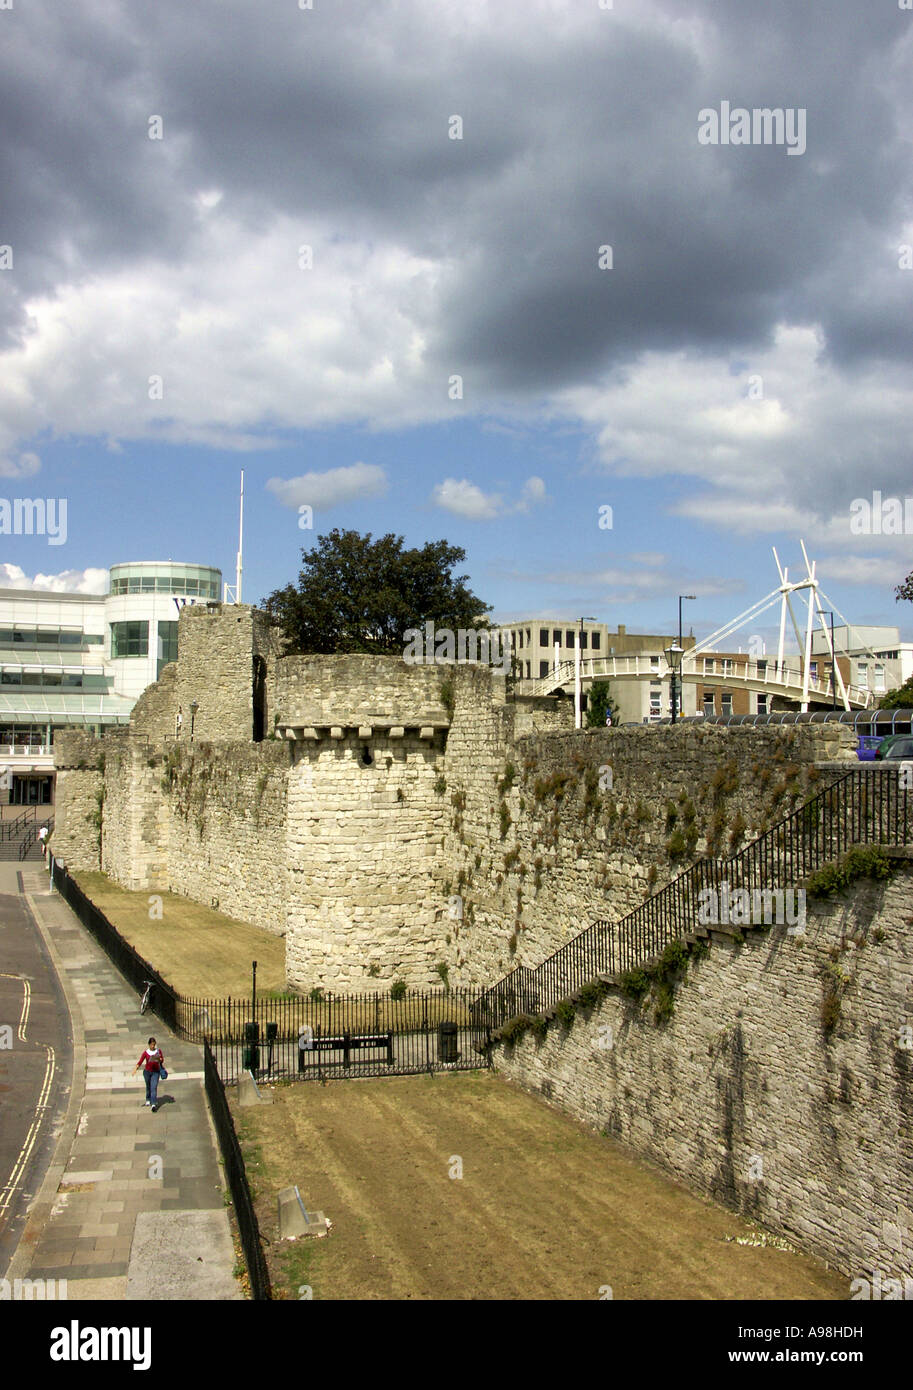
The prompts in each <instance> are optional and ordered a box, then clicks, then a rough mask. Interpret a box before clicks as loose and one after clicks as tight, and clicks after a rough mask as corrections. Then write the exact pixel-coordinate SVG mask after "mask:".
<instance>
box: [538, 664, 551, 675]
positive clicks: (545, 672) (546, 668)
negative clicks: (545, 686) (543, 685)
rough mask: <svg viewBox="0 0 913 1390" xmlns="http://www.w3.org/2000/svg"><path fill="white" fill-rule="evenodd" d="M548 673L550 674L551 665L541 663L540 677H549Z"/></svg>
mask: <svg viewBox="0 0 913 1390" xmlns="http://www.w3.org/2000/svg"><path fill="white" fill-rule="evenodd" d="M548 672H549V665H548V662H547V661H540V662H539V675H540V676H547V675H548Z"/></svg>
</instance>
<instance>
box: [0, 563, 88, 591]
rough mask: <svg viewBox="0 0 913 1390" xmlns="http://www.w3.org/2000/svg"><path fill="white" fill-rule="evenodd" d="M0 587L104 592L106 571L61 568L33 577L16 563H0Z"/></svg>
mask: <svg viewBox="0 0 913 1390" xmlns="http://www.w3.org/2000/svg"><path fill="white" fill-rule="evenodd" d="M0 589H37V590H40V591H44V592H46V593H54V594H106V593H107V592H108V571H107V570H103V569H85V570H62V571H61V573H60V574H36V575H35V576H34V577H33V578H29V576H28V575H27V574H26V573H25V571H24V570H23V569H20V567H19V566H18V565H8V564H3V565H0Z"/></svg>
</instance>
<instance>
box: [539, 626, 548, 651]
mask: <svg viewBox="0 0 913 1390" xmlns="http://www.w3.org/2000/svg"><path fill="white" fill-rule="evenodd" d="M539 646H540V647H547V646H548V628H547V627H540V629H539Z"/></svg>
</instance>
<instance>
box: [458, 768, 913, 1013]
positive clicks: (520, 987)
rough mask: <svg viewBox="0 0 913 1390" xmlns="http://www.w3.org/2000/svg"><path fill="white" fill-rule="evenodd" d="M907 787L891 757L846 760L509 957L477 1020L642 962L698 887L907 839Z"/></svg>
mask: <svg viewBox="0 0 913 1390" xmlns="http://www.w3.org/2000/svg"><path fill="white" fill-rule="evenodd" d="M911 839H913V788H911V789H909V790H908V789H907V788H906V786H905V780H904V775H903V772H902V770H901V767H900V765H899V764H897V763H895V764H894V765H893V766H892V765H891V764H890V763H888V762H886V763H882V764H867V765H863V766H859V767H854V768H852V769H851V770H850V771H849V772H847V773H846V774H844V775H842V776H840V777H838V778H837V779H836V781H834V782H832V783H831V784H830V785H829V786H828V787H826V788H824V789H823V790H822V791H821V792H819V793H818V794H817V795H816V796H813V797H812V798H811V799H810V800H809V801H807V802H805V803H804V804H803V805H802V806H800V807H799V808H798V809H797V810H796V811H793V812H792V814H791V815H789V816H787V817H785V819H784V820H782V821H780V822H779V823H778V824H777V825H775V826H773V827H772V828H771V829H770V830H768V831H767V832H766V833H765V834H763V835H761V836H759V837H758V839H756V840H754V841H752V843H751V844H749V845H747V846H746V847H745V848H744V849H743V850H741V851H740V852H739V853H737V854H734V855H732V856H731V857H730V858H728V859H725V860H713V859H702V860H699V861H698V863H696V864H694V865H692V866H691V868H689V869H687V870H686V871H685V872H684V873H683V874H680V875H679V876H678V877H677V878H675V879H673V880H672V882H671V883H669V884H668V885H667V886H666V887H665V888H662V889H661V890H660V891H659V892H658V893H655V894H654V895H653V896H652V897H651V898H649V899H648V900H647V901H646V902H645V903H642V904H641V906H640V907H637V908H635V909H634V910H633V912H629V913H628V914H627V916H626V917H622V918H621V919H620V920H619V921H616V922H608V921H597V922H594V923H593V924H592V925H591V926H589V927H587V928H586V930H585V931H582V932H581V933H580V934H579V935H578V936H576V937H574V938H573V940H572V941H569V942H568V944H567V945H566V946H562V947H560V949H559V950H557V951H554V952H553V953H552V955H550V956H548V957H547V958H546V959H545V960H544V961H542V963H541V964H540V965H539V966H538V967H536V968H535V969H528V968H526V967H523V966H518V967H517V969H515V970H513V971H511V973H510V974H509V975H506V976H504V978H503V979H501V980H499V981H498V982H497V983H496V984H495V985H492V986H491V988H490V989H487V990H485V991H484V992H483V993H482V994H481V995H480V996H479V998H478V1000H477V1001H476V1003H475V1004H474V1005H473V1008H472V1012H473V1016H474V1018H475V1019H476V1021H477V1022H478V1023H479V1024H483V1023H484V1024H486V1025H487V1026H488V1027H490V1028H499V1027H500V1026H501V1025H502V1024H503V1023H505V1022H506V1021H507V1020H508V1019H509V1018H513V1017H515V1016H516V1015H518V1014H536V1013H542V1012H543V1011H544V1010H546V1009H550V1008H554V1006H555V1005H556V1004H557V1003H558V1002H559V1001H560V1000H561V999H563V998H566V997H567V996H568V995H569V994H572V993H573V992H574V991H575V990H577V989H579V988H581V986H583V985H585V984H587V983H588V982H589V981H591V980H595V979H598V977H599V976H600V975H618V974H622V973H624V972H625V971H628V970H634V969H636V968H637V967H638V966H642V965H644V964H645V963H646V962H647V961H648V960H650V959H652V958H653V957H655V956H658V955H660V954H661V953H662V951H663V949H664V948H665V947H666V946H667V945H668V944H669V942H670V941H674V940H676V939H681V938H682V937H684V936H685V935H686V934H687V933H688V932H690V931H691V930H692V929H693V927H694V926H695V925H697V924H698V912H699V908H700V904H701V902H702V901H705V902H706V898H704V899H702V897H701V895H702V894H704V893H706V892H707V890H710V891H712V892H713V893H714V894H716V895H717V900H718V901H719V898H720V895H721V890H722V889H723V887H724V885H725V886H726V887H727V889H728V888H732V889H736V888H739V889H747V890H748V891H749V892H751V891H752V890H757V891H758V892H761V893H764V892H770V891H771V890H774V889H786V888H788V887H793V886H795V885H798V884H799V883H800V882H801V881H802V879H804V878H805V877H806V876H807V875H808V874H810V873H812V872H813V871H814V870H816V869H819V868H821V867H822V865H824V864H826V863H829V862H832V861H834V860H836V859H840V858H841V857H842V856H843V855H844V854H846V852H847V851H848V850H850V849H851V848H853V847H854V846H855V845H860V844H866V845H871V844H882V845H908V844H910V842H911Z"/></svg>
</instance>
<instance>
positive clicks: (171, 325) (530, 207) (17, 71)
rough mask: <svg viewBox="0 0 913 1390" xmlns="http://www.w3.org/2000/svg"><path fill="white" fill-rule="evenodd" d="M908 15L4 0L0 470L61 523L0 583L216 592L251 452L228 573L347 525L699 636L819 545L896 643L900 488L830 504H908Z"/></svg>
mask: <svg viewBox="0 0 913 1390" xmlns="http://www.w3.org/2000/svg"><path fill="white" fill-rule="evenodd" d="M903 3H904V0H829V3H828V4H827V5H826V6H809V5H808V4H806V3H802V0H792V2H791V3H787V0H765V3H764V4H763V5H749V4H745V3H744V0H614V5H609V4H608V3H607V0H522V3H520V0H490V3H485V2H483V0H433V3H430V2H429V0H337V2H336V3H331V0H313V7H312V8H302V7H301V6H302V5H304V4H305V0H300V5H299V4H298V3H296V0H281V3H279V2H278V0H258V3H257V4H252V3H250V0H246V3H244V2H242V0H218V3H216V0H194V3H193V4H192V5H187V4H186V3H184V2H183V0H182V3H177V0H157V3H156V4H155V5H154V6H137V5H136V4H135V3H133V0H71V2H70V3H69V4H68V5H67V6H65V7H61V6H59V5H54V6H52V5H50V4H48V3H41V2H40V0H30V2H29V3H26V0H12V8H10V9H4V10H0V107H2V128H3V133H4V138H3V140H2V142H0V266H2V269H0V353H2V361H0V493H2V495H3V496H4V497H6V498H8V499H14V498H16V497H36V496H42V497H55V498H59V497H66V498H67V499H68V531H67V539H66V544H65V545H56V546H53V547H52V546H50V545H49V544H48V542H47V540H46V538H43V537H37V536H17V535H11V536H10V535H3V536H0V546H2V549H0V584H2V583H5V584H10V583H12V584H18V585H22V586H26V585H28V584H30V583H38V584H39V585H40V586H42V587H52V586H54V587H69V588H79V587H85V588H96V589H97V588H98V587H99V585H101V584H103V582H104V574H103V571H104V568H105V567H106V566H107V565H109V564H111V563H114V562H117V561H122V560H129V559H165V558H168V557H169V556H170V557H173V558H175V559H182V560H194V561H200V562H203V563H214V564H217V565H220V566H221V567H222V568H223V570H224V571H225V575H226V578H231V577H232V571H233V568H234V552H235V546H236V540H235V536H236V526H237V522H236V510H237V496H236V494H237V484H238V474H239V470H240V468H241V467H243V468H244V469H245V474H246V492H247V513H246V528H245V530H246V533H245V595H244V596H245V598H246V599H248V600H251V601H256V600H257V599H259V598H261V597H262V596H263V595H264V594H266V593H268V592H269V591H270V590H271V589H272V588H274V587H277V586H279V585H282V584H284V583H286V582H288V581H289V580H290V579H292V578H294V576H295V575H296V573H297V570H298V565H299V559H300V550H301V547H302V546H308V545H310V544H312V543H313V540H314V537H315V536H316V535H318V534H320V533H322V532H324V531H326V530H329V529H330V528H331V527H334V526H340V527H353V528H355V529H357V530H360V531H371V532H372V533H374V534H382V533H385V532H387V531H394V532H396V533H397V534H400V535H403V536H404V537H405V538H406V541H407V543H408V544H410V545H412V544H423V543H424V542H425V541H426V540H430V539H439V538H441V537H446V539H447V540H449V541H450V542H451V543H455V544H459V545H462V546H464V547H465V549H466V552H467V562H466V565H465V569H466V570H467V571H468V573H469V575H470V581H471V585H472V587H473V588H474V589H475V590H476V592H477V593H479V594H480V595H481V596H482V597H483V598H485V599H486V600H487V601H488V602H489V603H491V604H493V605H494V608H495V612H496V615H497V616H499V617H502V618H508V617H512V616H520V615H524V614H529V615H532V614H535V613H540V612H541V613H548V614H551V615H554V616H561V617H564V618H571V617H575V616H582V615H586V616H595V617H599V618H602V619H604V620H605V621H607V622H609V623H610V624H613V625H614V624H615V623H617V622H618V621H621V622H626V623H627V624H628V627H629V628H631V629H644V630H655V629H660V630H671V628H672V627H673V626H674V624H675V621H676V615H677V596H678V594H680V593H694V594H696V595H697V599H696V600H695V601H694V602H693V603H691V604H689V605H687V608H686V611H687V613H688V617H689V620H690V622H692V623H693V625H694V629H695V631H696V632H697V633H698V634H699V635H700V634H706V633H707V632H709V631H710V630H712V629H713V628H715V627H716V626H718V625H719V624H720V623H722V622H723V621H725V620H726V619H727V618H729V617H731V616H733V615H735V614H736V613H737V612H739V611H740V610H742V609H744V608H747V607H748V606H749V605H750V604H751V603H753V602H754V600H755V599H757V598H759V597H761V596H762V595H763V594H766V593H767V592H768V591H769V590H771V589H773V588H774V586H775V584H776V582H777V576H776V570H775V567H774V562H773V557H772V555H771V547H773V546H775V547H776V548H777V550H778V552H779V554H780V557H781V560H782V561H783V562H784V563H786V564H789V565H790V573H791V577H793V576H794V573H795V570H796V568H797V567H798V566H799V564H800V561H801V553H800V550H799V539H800V538H804V539H805V541H806V543H807V545H808V547H809V552H810V554H811V555H812V556H813V558H815V560H816V561H817V565H818V575H819V577H820V578H821V580H822V583H823V586H824V588H825V589H826V591H827V593H828V595H829V596H830V599H831V600H832V601H833V603H834V604H835V605H836V607H837V608H838V610H839V611H841V612H843V613H845V614H847V616H849V617H850V618H851V619H853V620H854V621H859V622H883V623H899V624H900V625H901V629H902V632H903V634H904V635H905V636H906V637H908V638H909V637H913V606H911V605H909V604H896V603H895V600H894V595H893V586H894V585H896V584H897V583H898V582H900V580H902V578H903V577H904V575H906V574H907V573H908V572H909V571H910V570H911V569H913V516H909V517H908V518H907V521H908V526H907V529H906V532H905V533H904V532H903V531H901V533H900V534H884V533H883V532H884V529H885V528H884V527H880V528H879V527H878V524H877V523H878V518H879V516H881V515H882V512H881V510H880V509H879V508H878V507H877V506H876V507H875V508H874V511H875V512H876V513H878V515H877V516H876V518H875V522H874V524H873V525H871V526H868V527H865V526H862V527H860V526H859V525H858V524H857V526H856V528H855V531H860V530H861V531H862V533H861V534H856V533H855V531H854V530H853V529H851V507H852V504H853V503H854V502H858V501H859V500H860V499H866V500H867V501H868V502H869V503H870V504H871V503H872V500H873V495H874V494H875V493H880V494H881V498H882V505H883V506H884V505H886V504H887V503H888V501H889V499H892V498H898V499H903V498H904V497H906V496H907V495H908V494H913V470H911V464H910V458H911V423H913V369H911V366H913V249H911V244H913V192H911V190H913V175H911V169H913V162H911V153H913V151H911V142H913V119H911V117H913V11H911V10H910V9H905V8H901V5H902V4H903ZM740 109H745V110H747V111H749V112H752V111H754V110H755V109H758V110H760V109H766V110H768V111H773V112H781V113H782V117H783V119H782V123H779V118H776V119H775V118H773V117H771V118H770V120H769V122H768V124H767V125H766V127H765V126H764V125H762V124H758V123H756V125H757V130H753V131H752V140H754V142H753V143H752V142H750V141H749V142H748V143H746V142H744V141H743V140H742V136H743V135H744V126H742V125H740V124H739V123H738V117H733V116H732V114H731V113H732V112H737V111H738V110H740ZM708 112H710V113H712V114H713V120H710V119H709V118H708V115H707V113H708ZM800 113H801V122H802V129H803V141H802V145H801V147H800V145H799V144H798V141H797V140H793V141H792V142H791V143H790V141H789V138H788V137H789V132H790V130H792V131H793V133H794V134H795V133H796V132H797V131H798V129H799V120H800ZM717 117H718V119H717ZM733 120H735V121H736V124H735V125H733V124H732V121H733ZM714 121H716V125H717V130H718V132H719V138H718V139H717V140H716V142H712V141H708V139H707V132H708V129H711V130H712V127H713V124H714ZM740 132H741V133H740ZM726 137H730V138H728V139H727V138H726ZM755 137H757V138H755ZM302 506H310V507H311V508H313V529H312V530H307V529H305V528H304V527H303V526H302V523H303V521H305V520H306V514H302V513H300V512H299V508H300V507H302ZM606 508H611V512H607V511H606V510H605V509H606ZM601 509H602V510H601ZM857 510H858V508H857ZM609 517H610V518H611V522H612V525H611V527H609V526H608V525H606V524H605V523H606V519H607V518H609ZM600 519H602V522H603V524H602V525H600ZM888 525H890V523H888ZM879 530H880V531H881V533H880V534H879V533H878V532H879ZM866 531H868V532H869V533H868V534H866V533H865V532H866ZM754 630H755V631H764V632H765V633H766V632H767V631H768V629H767V628H765V627H764V626H763V625H761V626H756V628H755V629H754ZM745 636H746V637H747V636H748V633H747V632H746V634H745Z"/></svg>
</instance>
